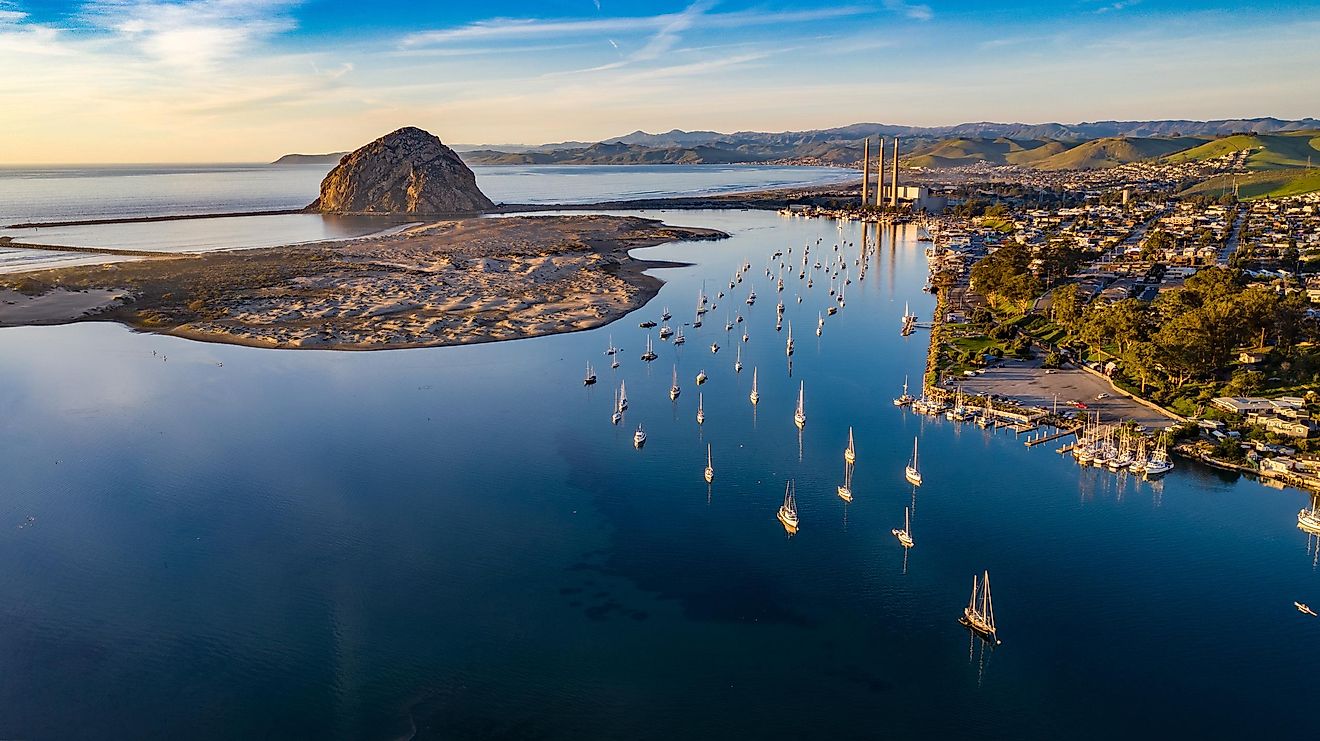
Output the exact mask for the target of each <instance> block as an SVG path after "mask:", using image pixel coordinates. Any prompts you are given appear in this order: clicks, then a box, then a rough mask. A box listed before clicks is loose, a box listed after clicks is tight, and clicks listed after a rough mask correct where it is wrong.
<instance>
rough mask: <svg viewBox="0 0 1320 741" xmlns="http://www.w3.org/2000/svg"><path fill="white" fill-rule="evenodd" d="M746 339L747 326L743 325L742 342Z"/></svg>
mask: <svg viewBox="0 0 1320 741" xmlns="http://www.w3.org/2000/svg"><path fill="white" fill-rule="evenodd" d="M746 341H747V328H746V327H743V342H746Z"/></svg>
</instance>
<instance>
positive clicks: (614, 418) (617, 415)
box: [610, 389, 623, 425]
mask: <svg viewBox="0 0 1320 741" xmlns="http://www.w3.org/2000/svg"><path fill="white" fill-rule="evenodd" d="M610 421H611V422H612V423H613V424H616V425H617V424H618V423H620V422H622V421H623V412H621V411H619V390H618V389H615V390H614V413H613V414H611V415H610Z"/></svg>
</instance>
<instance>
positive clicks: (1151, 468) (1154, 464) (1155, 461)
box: [1146, 445, 1173, 476]
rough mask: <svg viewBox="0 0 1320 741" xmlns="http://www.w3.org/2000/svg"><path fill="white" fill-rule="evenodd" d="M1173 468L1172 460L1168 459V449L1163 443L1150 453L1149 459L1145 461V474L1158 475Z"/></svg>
mask: <svg viewBox="0 0 1320 741" xmlns="http://www.w3.org/2000/svg"><path fill="white" fill-rule="evenodd" d="M1172 470H1173V462H1172V461H1170V460H1169V451H1168V450H1166V449H1165V448H1164V446H1163V445H1161V446H1160V447H1158V448H1156V449H1155V452H1154V453H1151V456H1150V461H1148V462H1147V463H1146V475H1147V476H1158V475H1160V474H1164V473H1168V472H1169V471H1172Z"/></svg>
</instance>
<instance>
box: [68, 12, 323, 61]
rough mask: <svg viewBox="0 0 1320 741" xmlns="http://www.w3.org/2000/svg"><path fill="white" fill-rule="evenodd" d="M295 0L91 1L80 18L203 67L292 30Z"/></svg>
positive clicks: (151, 51) (163, 56)
mask: <svg viewBox="0 0 1320 741" xmlns="http://www.w3.org/2000/svg"><path fill="white" fill-rule="evenodd" d="M298 4H299V3H298V1H297V0H174V1H170V0H91V1H90V2H88V3H87V4H85V5H84V6H83V7H82V11H81V13H80V16H81V18H82V19H83V20H84V21H85V22H86V23H87V24H88V25H89V26H91V27H92V28H95V29H100V30H103V31H107V32H110V33H112V34H114V35H116V36H118V37H119V38H120V39H121V40H123V41H124V42H126V43H130V44H134V45H136V47H137V48H138V49H140V50H141V51H142V52H143V53H144V54H146V55H148V56H149V57H151V58H154V59H157V60H159V61H160V62H162V63H164V64H167V65H170V66H173V67H182V68H194V69H196V68H205V67H207V66H210V65H212V64H214V63H216V62H220V61H223V60H225V59H230V58H233V57H235V56H237V55H239V54H241V53H243V52H244V51H246V50H248V49H250V48H251V47H252V46H254V45H256V44H258V43H260V42H262V41H265V40H267V39H269V38H271V37H273V36H275V35H277V34H280V33H283V32H286V31H290V30H293V28H294V27H295V25H296V24H295V23H294V21H293V18H292V16H291V15H290V14H289V12H288V11H289V10H291V9H292V8H293V7H294V6H296V5H298Z"/></svg>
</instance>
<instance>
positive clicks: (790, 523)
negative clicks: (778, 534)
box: [778, 480, 798, 535]
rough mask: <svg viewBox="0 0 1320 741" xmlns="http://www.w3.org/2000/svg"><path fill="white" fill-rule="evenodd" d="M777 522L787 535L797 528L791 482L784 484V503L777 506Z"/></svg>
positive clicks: (794, 498) (796, 512)
mask: <svg viewBox="0 0 1320 741" xmlns="http://www.w3.org/2000/svg"><path fill="white" fill-rule="evenodd" d="M778 516H779V522H780V523H781V524H783V526H784V529H785V530H787V531H788V534H789V535H792V534H793V533H796V532H797V530H798V511H797V498H796V497H795V496H794V495H793V482H792V481H791V480H790V481H789V482H788V484H786V485H785V486H784V503H783V504H782V505H781V506H780V507H779V515H778Z"/></svg>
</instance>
